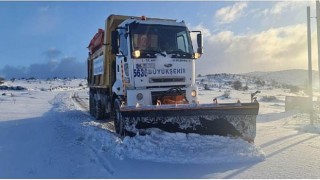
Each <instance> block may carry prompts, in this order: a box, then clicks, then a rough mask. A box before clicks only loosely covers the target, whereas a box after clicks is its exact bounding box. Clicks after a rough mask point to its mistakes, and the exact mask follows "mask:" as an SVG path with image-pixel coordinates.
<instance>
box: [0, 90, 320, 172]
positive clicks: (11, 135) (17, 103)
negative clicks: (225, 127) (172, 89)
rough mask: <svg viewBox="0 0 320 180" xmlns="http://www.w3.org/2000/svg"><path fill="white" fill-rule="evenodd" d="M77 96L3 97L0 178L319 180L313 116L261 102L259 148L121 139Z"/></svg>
mask: <svg viewBox="0 0 320 180" xmlns="http://www.w3.org/2000/svg"><path fill="white" fill-rule="evenodd" d="M74 92H78V93H79V96H80V97H83V99H85V98H86V97H85V96H86V90H80V89H73V90H64V91H34V90H32V91H26V92H17V91H13V92H6V93H7V94H6V95H2V96H1V97H0V178H319V177H320V170H319V167H320V161H319V160H318V157H319V156H320V135H319V131H318V129H316V130H314V131H313V133H308V132H311V131H310V130H312V128H310V127H306V125H307V124H308V116H307V115H304V114H296V113H284V112H283V111H282V110H283V106H274V104H271V105H270V104H268V103H262V104H261V107H262V108H263V109H261V114H260V115H259V116H258V123H257V137H256V141H255V145H253V144H249V143H247V142H245V141H243V140H240V139H232V138H228V137H219V136H199V135H195V134H190V135H185V134H181V133H174V134H172V133H165V132H160V131H157V130H154V131H152V133H151V134H150V135H147V136H136V137H132V138H130V137H126V138H124V139H123V140H122V139H120V138H119V137H118V136H117V135H116V134H115V133H114V132H113V131H112V129H111V130H110V126H108V123H102V122H99V121H95V120H94V119H93V118H92V117H90V116H89V115H88V113H87V112H85V108H83V107H80V106H79V105H78V104H77V103H76V102H75V101H74V100H73V99H72V95H73V93H74ZM10 93H12V94H10ZM208 93H209V92H208ZM205 96H209V95H207V94H204V95H203V97H205ZM207 99H208V98H207ZM277 104H279V103H277ZM281 111H282V112H281ZM304 131H308V132H304Z"/></svg>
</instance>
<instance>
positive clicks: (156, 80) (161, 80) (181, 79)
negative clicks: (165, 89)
mask: <svg viewBox="0 0 320 180" xmlns="http://www.w3.org/2000/svg"><path fill="white" fill-rule="evenodd" d="M185 79H186V78H185V77H178V78H177V77H175V78H172V77H170V78H167V77H166V78H149V83H167V82H185Z"/></svg>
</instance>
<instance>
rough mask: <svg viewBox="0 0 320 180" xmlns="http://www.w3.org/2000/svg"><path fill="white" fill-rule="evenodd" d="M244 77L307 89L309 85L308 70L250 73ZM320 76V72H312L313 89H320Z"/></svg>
mask: <svg viewBox="0 0 320 180" xmlns="http://www.w3.org/2000/svg"><path fill="white" fill-rule="evenodd" d="M242 75H245V76H251V77H257V78H260V79H263V80H269V81H272V80H274V81H276V82H279V83H285V84H290V85H295V86H300V87H305V86H306V85H307V83H308V70H303V69H292V70H283V71H271V72H261V71H255V72H250V73H244V74H242ZM318 79H319V75H318V71H313V72H312V81H313V87H319V81H318Z"/></svg>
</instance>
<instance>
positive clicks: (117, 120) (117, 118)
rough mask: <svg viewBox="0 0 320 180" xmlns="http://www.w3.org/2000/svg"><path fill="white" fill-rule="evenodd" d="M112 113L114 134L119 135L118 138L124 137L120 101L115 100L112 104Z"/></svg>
mask: <svg viewBox="0 0 320 180" xmlns="http://www.w3.org/2000/svg"><path fill="white" fill-rule="evenodd" d="M113 105H114V106H113V107H114V110H113V113H114V116H113V117H114V128H115V130H116V133H117V134H119V135H120V136H124V135H125V130H124V122H123V119H122V116H121V113H120V100H119V99H115V100H114V103H113Z"/></svg>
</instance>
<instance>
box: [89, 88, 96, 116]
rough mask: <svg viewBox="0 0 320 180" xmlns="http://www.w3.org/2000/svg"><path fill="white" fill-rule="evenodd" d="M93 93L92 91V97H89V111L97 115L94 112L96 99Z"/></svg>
mask: <svg viewBox="0 0 320 180" xmlns="http://www.w3.org/2000/svg"><path fill="white" fill-rule="evenodd" d="M93 98H94V97H93V95H92V93H90V97H89V111H90V114H91V116H95V115H94V112H95V102H94V99H93Z"/></svg>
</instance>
